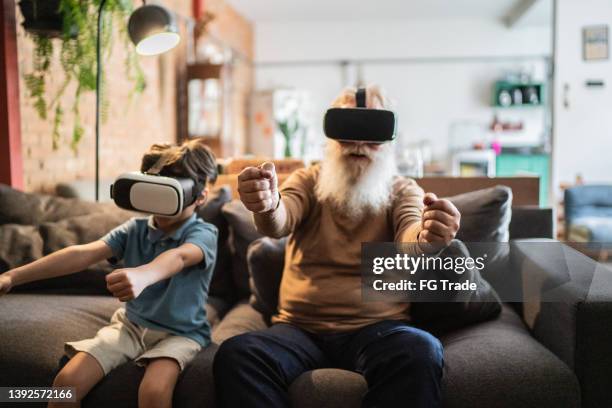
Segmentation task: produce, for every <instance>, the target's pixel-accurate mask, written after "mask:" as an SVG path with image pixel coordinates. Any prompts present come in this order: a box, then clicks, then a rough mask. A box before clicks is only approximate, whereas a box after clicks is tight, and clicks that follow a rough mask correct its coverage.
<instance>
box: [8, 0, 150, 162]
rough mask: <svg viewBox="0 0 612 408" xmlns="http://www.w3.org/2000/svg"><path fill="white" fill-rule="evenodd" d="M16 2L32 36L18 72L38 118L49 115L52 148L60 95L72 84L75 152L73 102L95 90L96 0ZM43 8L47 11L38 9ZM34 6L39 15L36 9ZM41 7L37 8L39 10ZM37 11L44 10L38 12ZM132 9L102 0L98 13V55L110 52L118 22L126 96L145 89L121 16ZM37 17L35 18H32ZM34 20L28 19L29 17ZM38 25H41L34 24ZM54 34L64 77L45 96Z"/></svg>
mask: <svg viewBox="0 0 612 408" xmlns="http://www.w3.org/2000/svg"><path fill="white" fill-rule="evenodd" d="M49 3H56V4H55V8H54V10H56V11H55V15H52V16H51V18H50V16H49V11H48V9H49V7H50V5H49ZM19 5H20V7H21V9H22V13H23V14H24V17H25V19H26V21H25V22H24V28H26V30H28V28H29V27H36V29H31V30H29V31H30V33H31V34H32V36H33V39H34V55H33V67H32V68H33V69H32V71H31V72H28V73H25V74H24V80H25V85H26V88H27V91H28V95H29V97H30V99H31V100H32V103H33V106H34V108H35V109H36V112H37V113H38V115H39V116H40V118H41V119H47V118H48V116H49V113H50V112H52V114H53V129H52V132H51V137H52V140H53V148H54V149H57V148H58V146H59V142H60V140H61V133H60V129H61V125H62V123H63V121H64V119H65V109H64V106H63V105H62V96H63V95H64V93H65V92H66V89H68V86H69V85H70V84H72V83H75V84H76V85H75V91H74V92H75V93H74V98H73V101H72V106H71V107H70V109H69V110H70V111H71V112H72V114H73V116H74V126H73V128H72V135H71V137H70V140H71V142H70V146H71V148H72V150H73V151H74V152H75V153H76V151H77V147H78V144H79V141H80V140H81V138H82V136H83V133H84V129H83V126H82V124H81V118H80V111H79V103H80V97H81V95H82V94H83V93H85V92H90V91H95V90H96V35H97V19H98V8H99V6H100V0H22V1H21V2H20V4H19ZM43 8H46V9H47V10H43ZM37 10H38V13H39V15H37V14H36V11H37ZM41 10H42V11H41ZM43 11H45V12H46V15H44V16H43ZM131 12H132V2H131V1H129V0H107V1H106V4H105V6H104V13H103V30H102V33H101V37H100V38H101V45H102V59H103V60H107V59H108V58H109V57H110V54H111V51H112V50H111V48H112V35H113V26H114V25H117V26H118V27H119V35H120V37H121V39H122V40H123V43H124V46H125V47H126V48H127V50H128V52H127V56H126V58H125V61H124V63H125V72H126V76H127V77H128V79H129V80H130V81H132V82H133V83H134V88H133V90H132V92H131V93H130V96H132V95H135V94H139V93H142V91H143V90H144V89H145V85H146V84H145V78H144V73H143V71H142V68H141V67H140V65H139V63H138V58H137V55H136V52H135V50H134V48H133V47H132V45H131V43H130V39H129V36H128V33H127V19H128V18H129V15H130V13H131ZM36 18H39V19H40V20H41V21H39V22H37V21H35V20H36ZM53 19H61V23H62V24H61V26H62V29H61V32H58V31H57V30H52V29H48V28H47V27H56V26H57V24H53V21H52V20H53ZM32 20H34V22H33V21H32ZM40 27H44V29H42V30H41V29H40ZM57 36H59V41H60V44H59V45H60V50H59V60H60V64H61V66H62V69H63V71H64V75H65V76H64V81H63V82H62V84H61V86H60V88H59V90H58V91H57V92H56V93H55V94H53V95H51V97H50V98H49V95H48V92H47V91H48V90H47V86H46V85H47V80H48V78H49V76H50V75H51V61H52V59H53V56H54V45H57V44H54V41H53V39H52V37H57ZM100 84H101V85H100V88H101V89H100V95H101V101H100V102H101V117H102V121H103V122H104V121H106V119H107V117H108V108H109V102H108V99H107V98H106V92H105V88H106V78H105V77H104V74H102V77H101V78H100Z"/></svg>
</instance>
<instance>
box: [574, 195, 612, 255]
mask: <svg viewBox="0 0 612 408" xmlns="http://www.w3.org/2000/svg"><path fill="white" fill-rule="evenodd" d="M564 214H565V239H566V241H569V242H570V243H576V244H579V245H580V247H581V248H584V250H585V251H586V252H590V254H591V255H594V256H596V257H597V258H599V259H600V260H601V261H605V260H607V258H608V254H609V252H610V251H611V250H612V185H596V184H587V185H579V186H574V187H570V188H567V189H566V190H565V194H564Z"/></svg>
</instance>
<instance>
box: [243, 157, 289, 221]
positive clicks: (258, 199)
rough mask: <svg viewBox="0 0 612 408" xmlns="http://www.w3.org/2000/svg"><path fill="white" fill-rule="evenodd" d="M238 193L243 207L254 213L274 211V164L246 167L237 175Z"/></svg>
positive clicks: (276, 188) (276, 190)
mask: <svg viewBox="0 0 612 408" xmlns="http://www.w3.org/2000/svg"><path fill="white" fill-rule="evenodd" d="M238 193H239V194H240V200H241V201H242V202H243V203H244V205H245V207H246V208H248V209H249V210H251V211H253V212H254V213H262V212H266V211H270V210H274V209H275V208H276V207H277V206H278V201H279V195H278V178H277V177H276V170H275V169H274V163H271V162H265V163H263V164H261V165H260V166H258V167H247V168H245V169H244V170H242V172H240V174H239V175H238Z"/></svg>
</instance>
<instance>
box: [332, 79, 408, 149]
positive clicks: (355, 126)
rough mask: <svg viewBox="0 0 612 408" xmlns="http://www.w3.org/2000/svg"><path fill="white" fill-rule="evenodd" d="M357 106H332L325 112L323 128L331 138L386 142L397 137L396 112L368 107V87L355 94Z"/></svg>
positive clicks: (350, 140)
mask: <svg viewBox="0 0 612 408" xmlns="http://www.w3.org/2000/svg"><path fill="white" fill-rule="evenodd" d="M355 98H356V102H357V104H356V105H357V107H356V108H331V109H328V110H327V112H326V113H325V118H324V119H323V129H324V131H325V136H327V137H328V138H330V139H335V140H340V141H349V142H368V143H385V142H390V141H392V140H394V139H395V128H396V123H397V120H396V118H395V113H393V111H390V110H385V109H368V108H366V106H367V104H366V89H365V88H359V89H358V90H357V93H356V95H355Z"/></svg>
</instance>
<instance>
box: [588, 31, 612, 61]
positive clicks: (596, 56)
mask: <svg viewBox="0 0 612 408" xmlns="http://www.w3.org/2000/svg"><path fill="white" fill-rule="evenodd" d="M582 58H583V59H584V60H585V61H601V60H607V59H608V58H609V45H608V26H607V25H594V26H588V27H584V28H583V29H582Z"/></svg>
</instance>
